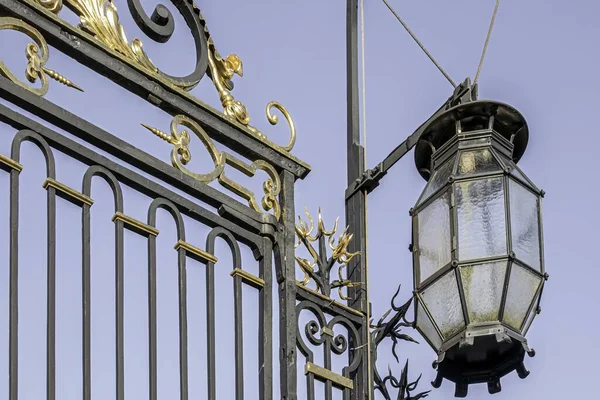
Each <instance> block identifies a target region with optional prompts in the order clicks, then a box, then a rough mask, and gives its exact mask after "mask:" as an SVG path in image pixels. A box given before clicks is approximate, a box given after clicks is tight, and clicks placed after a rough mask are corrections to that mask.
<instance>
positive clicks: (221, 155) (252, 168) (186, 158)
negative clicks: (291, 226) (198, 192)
mask: <svg viewBox="0 0 600 400" xmlns="http://www.w3.org/2000/svg"><path fill="white" fill-rule="evenodd" d="M180 125H181V126H184V127H186V128H188V129H190V130H191V131H192V132H193V133H194V134H195V135H196V136H197V137H198V139H200V141H201V142H202V144H203V145H204V147H205V149H206V150H207V151H208V154H209V156H210V158H211V159H212V161H213V164H214V169H213V170H212V171H210V172H208V173H206V174H199V173H196V172H192V171H190V170H189V169H188V168H187V167H186V165H187V164H188V163H189V162H190V160H191V158H192V156H191V152H190V150H189V144H190V134H189V133H188V131H186V130H185V129H184V130H182V131H181V132H180V131H179V130H178V127H179V126H180ZM142 126H143V127H145V128H146V129H148V130H149V131H150V132H152V133H153V134H155V135H156V136H158V137H159V138H161V139H163V140H164V141H166V142H167V143H169V144H171V145H173V149H172V151H171V163H172V164H173V166H174V167H175V168H177V169H178V170H180V171H181V172H183V173H184V174H186V175H188V176H190V177H192V178H194V179H196V180H198V181H200V182H202V183H206V184H208V183H211V182H213V181H214V180H215V179H216V180H218V182H219V183H220V184H221V186H223V187H225V188H226V189H228V190H230V191H231V192H233V193H235V194H237V195H238V196H241V197H243V198H244V199H245V200H246V201H248V205H249V206H250V207H251V208H253V209H254V210H256V211H258V212H268V211H271V210H272V211H273V214H274V215H275V217H276V218H277V219H279V218H280V216H281V208H280V206H279V201H278V200H277V196H278V195H279V191H280V190H281V183H280V180H279V175H278V174H277V171H276V170H275V169H274V168H273V167H272V166H271V165H270V164H268V163H267V162H266V161H264V160H255V161H254V162H253V163H252V164H247V163H245V162H244V161H242V160H240V159H238V158H236V157H235V156H233V155H231V154H229V153H227V152H224V151H222V152H220V151H218V150H217V148H216V147H215V145H214V143H213V142H212V140H211V139H210V137H209V136H208V134H207V133H206V132H205V131H204V129H202V127H200V125H198V124H197V123H196V122H195V121H193V120H192V119H190V118H188V117H186V116H184V115H176V116H175V117H174V118H173V120H172V121H171V134H168V133H165V132H163V131H161V130H159V129H156V128H153V127H150V126H148V125H145V124H142ZM226 165H229V166H230V167H233V168H234V169H236V170H237V171H239V172H241V173H243V174H244V175H246V176H248V177H253V176H254V175H255V174H256V172H257V170H262V171H264V172H266V173H267V175H268V176H269V179H267V180H266V181H265V182H264V183H263V192H264V196H263V198H262V201H261V206H262V209H261V207H260V206H259V204H258V202H257V201H256V197H255V196H254V193H253V192H252V191H251V190H249V189H248V188H246V187H244V186H242V185H240V184H239V183H237V182H235V181H233V180H231V179H230V178H229V177H227V175H226V174H225V166H226Z"/></svg>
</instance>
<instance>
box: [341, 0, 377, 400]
mask: <svg viewBox="0 0 600 400" xmlns="http://www.w3.org/2000/svg"><path fill="white" fill-rule="evenodd" d="M346 69H347V72H346V91H347V116H346V119H347V121H348V129H347V174H348V185H350V184H352V182H353V181H355V180H356V179H358V178H359V177H360V176H361V174H362V173H363V171H364V169H365V165H364V148H363V147H362V146H361V145H360V126H359V123H360V121H359V98H358V0H347V10H346ZM366 196H367V194H366V191H364V190H363V191H358V192H355V193H354V195H353V196H351V197H350V198H348V199H347V200H346V225H348V226H349V230H348V233H350V234H353V237H354V239H353V240H352V241H351V242H350V245H349V248H348V251H349V252H355V251H360V254H361V256H360V257H355V258H354V259H353V260H352V261H351V262H350V263H349V264H348V279H350V280H352V281H353V282H362V283H363V285H361V286H359V287H357V288H349V289H348V294H349V296H350V298H351V299H352V300H351V301H350V302H349V305H350V306H351V307H353V308H355V309H357V310H359V311H361V312H363V313H364V314H365V315H366V313H367V310H368V307H369V304H367V296H366V290H365V289H366V285H367V284H368V282H367V279H366V268H365V266H366V226H365V224H366V221H365V216H366ZM350 340H351V343H350V348H353V347H358V344H356V343H352V340H353V339H352V338H350ZM359 340H360V343H367V341H368V340H369V331H368V324H367V323H366V322H364V323H363V324H362V326H361V327H360V329H359ZM367 349H368V346H364V347H363V348H362V349H361V350H360V351H362V352H363V357H362V360H363V361H362V362H361V366H359V367H358V369H357V371H356V374H355V376H354V384H355V387H354V390H353V392H354V393H353V398H354V399H366V398H372V397H373V395H372V393H370V389H369V387H370V385H369V382H368V377H369V371H368V368H369V366H370V362H369V357H370V356H371V355H370V354H369V352H368V350H367Z"/></svg>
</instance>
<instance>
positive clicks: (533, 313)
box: [523, 295, 540, 335]
mask: <svg viewBox="0 0 600 400" xmlns="http://www.w3.org/2000/svg"><path fill="white" fill-rule="evenodd" d="M539 297H540V296H539V295H537V296H535V300H534V301H533V304H534V305H533V308H532V309H531V312H530V313H529V315H528V316H527V321H526V322H525V325H523V335H526V334H527V331H529V328H530V327H531V324H532V323H533V320H534V319H535V316H536V315H537V312H536V310H537V305H538V299H539Z"/></svg>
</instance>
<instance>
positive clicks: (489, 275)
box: [460, 261, 506, 323]
mask: <svg viewBox="0 0 600 400" xmlns="http://www.w3.org/2000/svg"><path fill="white" fill-rule="evenodd" d="M460 276H461V278H462V284H463V290H464V292H465V300H466V303H467V311H468V313H469V321H470V322H471V323H478V322H491V321H498V312H499V311H500V303H501V301H502V292H503V289H504V280H505V278H506V261H498V262H493V263H485V264H476V265H467V266H464V267H461V269H460Z"/></svg>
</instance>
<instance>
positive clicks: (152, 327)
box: [148, 235, 158, 400]
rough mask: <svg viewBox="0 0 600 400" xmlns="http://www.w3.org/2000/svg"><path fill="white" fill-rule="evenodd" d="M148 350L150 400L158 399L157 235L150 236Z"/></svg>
mask: <svg viewBox="0 0 600 400" xmlns="http://www.w3.org/2000/svg"><path fill="white" fill-rule="evenodd" d="M148 330H149V332H148V344H149V346H148V351H149V358H148V359H149V371H148V373H149V376H148V379H149V386H150V387H149V393H150V400H157V397H158V394H157V391H158V387H157V383H156V380H157V375H158V374H157V372H156V370H157V364H156V236H154V235H150V236H148Z"/></svg>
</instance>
